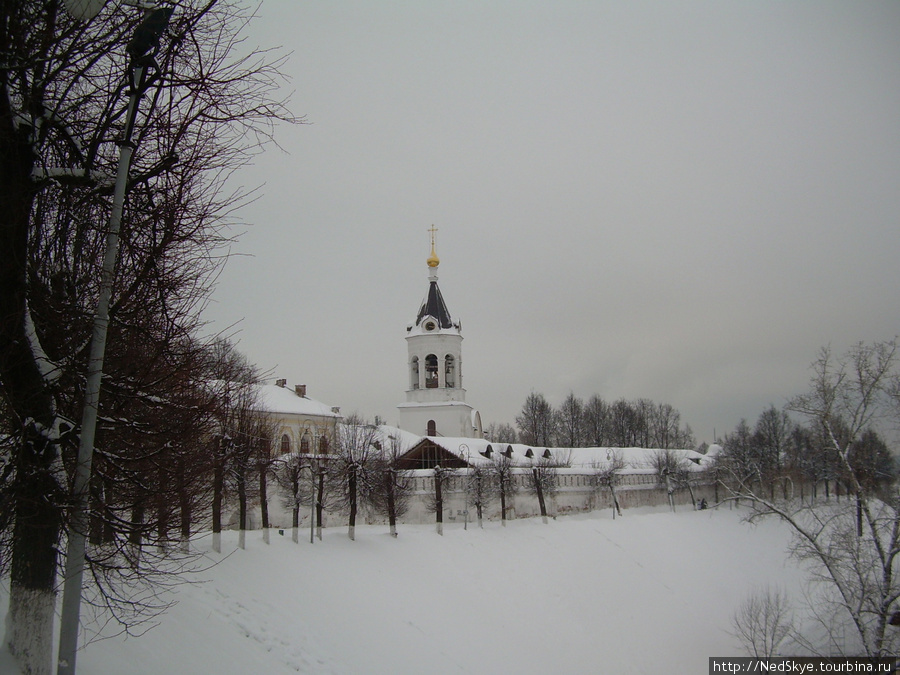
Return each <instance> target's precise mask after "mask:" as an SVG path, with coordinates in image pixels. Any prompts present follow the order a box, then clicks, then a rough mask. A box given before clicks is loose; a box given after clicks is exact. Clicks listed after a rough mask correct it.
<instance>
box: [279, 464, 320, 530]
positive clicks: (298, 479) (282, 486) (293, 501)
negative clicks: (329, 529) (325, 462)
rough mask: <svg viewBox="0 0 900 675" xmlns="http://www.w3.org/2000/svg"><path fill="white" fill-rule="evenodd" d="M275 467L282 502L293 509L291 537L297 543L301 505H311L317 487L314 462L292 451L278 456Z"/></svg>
mask: <svg viewBox="0 0 900 675" xmlns="http://www.w3.org/2000/svg"><path fill="white" fill-rule="evenodd" d="M273 469H274V475H275V482H276V484H277V485H278V488H279V491H280V492H281V495H282V503H283V504H284V506H285V507H286V508H289V509H290V510H291V539H292V540H293V541H294V543H295V544H296V543H299V541H300V507H301V506H304V505H305V506H309V504H310V500H311V499H312V493H313V491H314V489H315V488H314V487H313V484H314V481H315V477H314V475H313V473H312V463H311V462H310V461H309V459H307V458H306V457H304V456H303V455H301V454H300V453H299V452H292V453H290V454H288V455H286V456H283V457H279V458H277V459H276V460H275V462H274V464H273Z"/></svg>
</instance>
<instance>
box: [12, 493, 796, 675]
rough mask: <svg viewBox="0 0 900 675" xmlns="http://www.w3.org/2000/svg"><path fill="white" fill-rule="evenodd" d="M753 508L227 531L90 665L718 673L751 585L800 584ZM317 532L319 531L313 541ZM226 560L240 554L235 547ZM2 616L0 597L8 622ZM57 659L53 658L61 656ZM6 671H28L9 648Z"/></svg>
mask: <svg viewBox="0 0 900 675" xmlns="http://www.w3.org/2000/svg"><path fill="white" fill-rule="evenodd" d="M745 514H746V510H743V509H734V510H729V509H727V508H725V509H723V510H721V511H715V510H707V511H694V512H692V511H687V510H684V511H680V512H678V513H674V514H673V513H671V512H668V511H664V510H653V511H651V510H646V509H635V510H631V511H626V513H625V515H624V516H623V517H619V518H616V519H613V518H612V515H611V513H610V512H609V511H604V512H602V513H591V514H584V515H578V516H568V517H564V518H563V517H561V518H559V519H558V520H555V521H550V523H549V524H547V525H544V524H543V523H542V522H541V520H540V519H528V520H516V521H511V522H510V523H509V525H508V526H507V527H505V528H504V527H501V525H500V523H498V522H490V523H485V526H484V529H483V530H479V529H478V528H477V526H473V524H471V523H470V524H469V528H468V530H467V531H464V530H463V525H462V524H453V525H445V529H444V536H443V537H441V536H438V535H437V534H435V532H434V528H433V526H427V525H406V526H401V528H400V536H399V538H397V539H392V538H391V537H390V536H389V535H388V534H387V528H386V527H384V526H363V527H357V530H356V541H355V542H352V541H349V539H348V538H347V537H346V530H345V529H343V528H332V529H329V530H326V532H325V535H324V541H323V542H321V543H320V542H316V544H315V545H310V544H309V541H308V539H307V540H306V541H303V540H301V543H300V544H299V545H298V544H294V543H293V542H292V541H291V538H290V532H286V533H285V536H283V537H281V536H278V534H277V533H274V536H273V537H272V543H271V544H270V545H268V546H267V545H266V544H264V543H263V541H262V538H261V533H259V532H252V533H250V534H249V535H248V537H247V541H248V546H247V550H244V551H239V550H238V551H236V550H234V549H235V547H236V543H237V535H236V533H233V532H229V533H226V534H225V536H223V549H224V550H225V552H226V553H223V554H222V555H217V554H215V553H212V552H211V551H209V544H210V540H209V538H208V537H207V538H201V539H199V540H198V541H197V542H196V546H197V547H198V548H199V549H201V550H205V551H207V552H208V556H209V558H210V560H211V561H221V562H220V563H219V564H217V565H215V566H214V567H212V568H210V569H209V570H208V571H206V572H205V573H203V575H202V578H203V579H204V580H205V583H197V584H190V585H184V586H181V587H179V589H178V590H177V592H176V596H177V599H178V604H177V605H176V606H175V607H174V608H172V609H171V610H170V611H169V612H168V613H167V614H166V615H165V616H163V617H162V618H161V621H160V625H159V626H158V627H156V628H154V629H153V630H151V631H150V632H149V633H147V634H146V635H144V636H143V637H141V638H130V639H126V638H112V639H107V640H101V641H98V642H94V643H93V644H89V645H88V646H87V647H85V648H84V649H83V650H82V651H81V652H80V653H79V657H78V672H79V673H83V674H85V675H86V674H88V673H90V674H91V675H131V674H134V675H138V674H141V675H143V674H147V675H150V674H153V675H157V674H162V673H165V674H167V675H206V674H209V673H215V674H216V675H232V674H233V675H246V674H247V673H266V674H267V675H281V674H287V673H297V672H300V673H344V674H351V673H352V674H356V673H367V674H373V675H374V674H378V673H384V674H391V675H395V674H402V673H434V674H441V673H517V674H518V673H547V672H596V673H654V674H655V673H661V672H667V673H705V672H707V663H708V662H707V658H708V657H709V656H737V655H742V652H741V651H740V648H739V645H738V644H737V643H736V641H735V639H734V638H733V637H732V636H731V635H730V633H729V630H730V625H731V615H732V613H733V611H734V609H735V608H736V607H737V605H739V604H740V602H741V601H742V600H743V599H744V597H745V596H746V595H747V594H748V593H749V592H750V591H751V590H752V589H753V588H754V587H760V586H765V585H766V584H770V585H773V584H774V585H777V586H781V587H783V588H785V589H786V590H787V591H788V592H789V593H790V592H791V591H794V590H795V589H797V588H798V587H799V584H800V582H801V579H802V571H801V570H800V569H798V567H797V565H796V563H794V562H793V561H791V560H789V559H787V558H786V553H785V551H786V547H787V545H788V541H789V536H788V533H787V530H786V529H785V528H784V527H783V526H782V525H780V524H779V523H778V522H776V521H775V520H769V521H766V522H763V523H762V524H759V525H755V526H750V525H747V524H745V523H743V522H741V517H742V516H743V515H745ZM307 536H308V535H307ZM227 553H230V555H227ZM5 611H6V597H5V589H4V590H3V591H2V592H0V618H2V617H3V615H4V614H5ZM54 653H55V650H54ZM0 672H2V673H10V672H12V673H15V672H16V671H15V670H13V669H12V665H11V661H10V660H9V656H8V654H5V653H2V652H0Z"/></svg>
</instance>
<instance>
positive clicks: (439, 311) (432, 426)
mask: <svg viewBox="0 0 900 675" xmlns="http://www.w3.org/2000/svg"><path fill="white" fill-rule="evenodd" d="M427 262H428V292H427V293H426V295H425V299H424V300H423V301H422V306H421V307H420V308H419V313H418V315H417V316H416V321H415V323H412V324H410V325H409V326H407V328H406V345H407V352H408V359H407V369H408V382H409V385H408V387H409V388H408V389H407V390H406V402H405V403H401V404H400V405H399V406H397V407H398V408H399V410H400V427H401V428H402V429H404V430H406V431H409V432H411V433H414V434H418V435H420V436H458V437H464V438H482V437H483V436H484V433H483V431H482V427H481V415H480V414H479V413H478V411H477V410H475V409H474V408H473V407H472V406H470V405H469V404H468V403H466V390H465V389H464V388H463V368H462V366H463V362H462V340H463V336H462V329H461V327H460V322H459V321H454V320H453V318H452V317H451V316H450V312H449V310H448V309H447V304H446V303H445V302H444V297H443V295H441V289H440V288H439V287H438V275H437V272H438V265H439V264H440V259H439V258H438V257H437V253H435V250H434V228H432V233H431V255H430V256H429V257H428V261H427Z"/></svg>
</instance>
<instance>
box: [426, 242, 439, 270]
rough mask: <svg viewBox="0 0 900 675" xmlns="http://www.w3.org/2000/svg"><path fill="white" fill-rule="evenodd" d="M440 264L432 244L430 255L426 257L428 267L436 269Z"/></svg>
mask: <svg viewBox="0 0 900 675" xmlns="http://www.w3.org/2000/svg"><path fill="white" fill-rule="evenodd" d="M440 264H441V259H440V258H438V256H437V253H435V252H434V242H432V243H431V255H430V256H428V266H429V267H437V266H438V265H440Z"/></svg>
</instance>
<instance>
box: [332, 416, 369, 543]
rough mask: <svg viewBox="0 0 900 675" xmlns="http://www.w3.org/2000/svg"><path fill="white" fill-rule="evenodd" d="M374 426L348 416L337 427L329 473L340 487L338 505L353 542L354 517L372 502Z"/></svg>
mask: <svg viewBox="0 0 900 675" xmlns="http://www.w3.org/2000/svg"><path fill="white" fill-rule="evenodd" d="M375 431H376V427H375V426H374V425H372V424H366V423H365V422H364V421H363V420H362V419H361V418H360V417H359V416H358V415H349V416H348V417H347V419H346V420H345V421H344V424H343V425H341V426H340V427H338V431H337V439H336V440H337V443H336V445H337V447H336V453H335V457H334V459H333V460H332V461H331V466H330V470H331V472H332V477H333V480H334V481H335V482H336V483H337V485H339V486H340V490H341V493H340V505H341V507H342V508H343V509H344V510H345V511H346V512H347V514H348V521H347V536H348V537H350V539H351V541H353V540H355V539H356V517H357V514H358V511H359V508H360V506H361V505H365V504H369V503H371V501H372V498H373V493H372V490H373V488H372V485H373V482H374V480H373V471H374V469H375V468H376V467H375V464H374V460H375V458H376V457H377V449H376V448H375V445H374V444H375Z"/></svg>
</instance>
